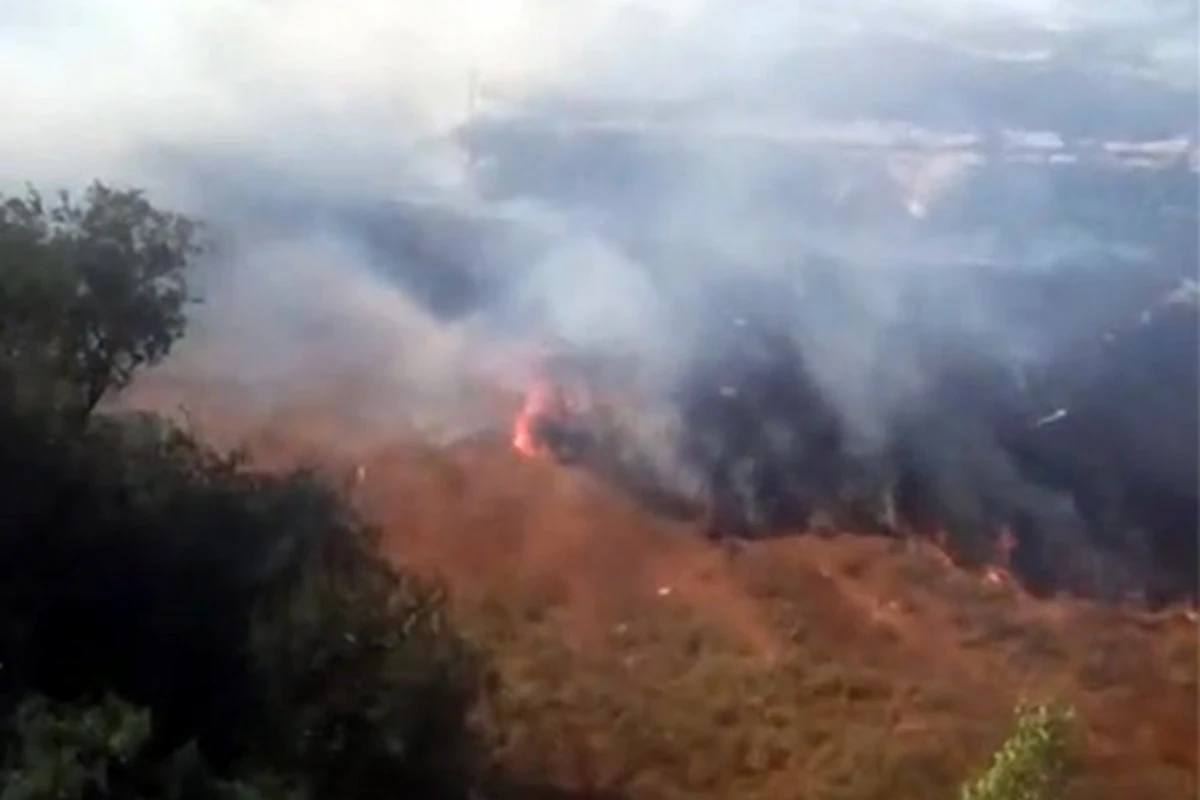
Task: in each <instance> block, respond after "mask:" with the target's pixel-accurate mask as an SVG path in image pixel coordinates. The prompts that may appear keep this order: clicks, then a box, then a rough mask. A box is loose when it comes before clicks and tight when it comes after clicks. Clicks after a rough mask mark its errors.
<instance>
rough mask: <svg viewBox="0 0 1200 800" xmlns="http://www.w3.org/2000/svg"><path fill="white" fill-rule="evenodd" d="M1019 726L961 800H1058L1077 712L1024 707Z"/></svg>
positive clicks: (963, 788) (962, 792)
mask: <svg viewBox="0 0 1200 800" xmlns="http://www.w3.org/2000/svg"><path fill="white" fill-rule="evenodd" d="M1016 718H1017V719H1016V726H1015V729H1014V731H1013V732H1012V734H1011V735H1010V736H1009V737H1008V739H1007V740H1006V741H1005V742H1004V744H1002V745H1001V746H1000V749H999V750H997V751H996V754H995V755H994V756H993V757H992V763H991V765H990V766H989V767H988V769H987V771H985V772H984V773H983V775H981V776H980V777H979V778H977V779H975V780H974V781H972V782H970V783H968V784H966V785H965V786H963V787H962V789H961V791H960V792H959V797H960V798H961V800H1056V798H1057V797H1058V796H1059V793H1060V792H1061V790H1062V784H1063V780H1064V777H1065V773H1066V765H1067V761H1066V759H1067V753H1068V749H1069V745H1070V737H1071V732H1072V729H1073V725H1074V712H1073V711H1072V710H1070V709H1064V708H1060V707H1058V706H1054V705H1046V704H1041V705H1021V706H1019V707H1018V709H1017V714H1016Z"/></svg>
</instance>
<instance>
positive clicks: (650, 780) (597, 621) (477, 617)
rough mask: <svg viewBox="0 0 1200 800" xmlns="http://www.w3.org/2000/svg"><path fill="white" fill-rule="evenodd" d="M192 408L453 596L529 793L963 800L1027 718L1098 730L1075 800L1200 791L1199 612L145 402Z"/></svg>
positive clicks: (529, 468)
mask: <svg viewBox="0 0 1200 800" xmlns="http://www.w3.org/2000/svg"><path fill="white" fill-rule="evenodd" d="M208 394H209V396H210V398H211V396H212V395H213V392H212V390H211V388H210V389H209V390H208ZM184 401H187V402H188V403H189V405H191V406H192V407H193V415H194V416H193V420H194V421H195V424H197V425H198V426H199V427H200V429H201V430H202V431H203V432H205V433H208V434H209V435H211V437H212V438H214V439H216V440H218V441H222V440H224V441H226V442H232V441H235V440H236V441H240V442H244V443H248V444H249V445H250V447H251V449H252V451H253V452H254V453H255V454H256V456H257V457H258V458H259V459H260V460H261V461H262V463H264V464H268V465H286V464H291V463H295V462H296V461H298V460H304V459H308V460H318V461H320V462H321V463H323V464H325V465H327V466H329V467H330V468H331V469H333V470H334V472H335V474H337V475H339V476H342V478H343V479H344V481H345V484H346V486H347V489H348V491H350V492H351V493H352V494H353V496H354V497H355V499H356V502H358V503H360V504H361V506H362V507H363V509H364V510H365V511H366V513H368V514H369V515H370V516H371V517H372V518H373V519H374V520H375V521H377V522H378V524H379V525H380V526H381V528H382V530H383V533H384V541H385V544H386V547H387V548H388V552H389V553H390V554H391V555H392V556H394V558H395V559H396V560H397V561H398V562H399V563H401V564H403V565H406V566H408V567H411V568H414V569H417V570H420V571H423V572H426V573H429V574H436V575H438V576H440V577H441V578H443V579H444V580H445V582H446V585H447V587H448V589H449V591H450V596H451V599H452V602H453V604H454V606H455V609H456V612H457V615H458V618H459V620H460V623H461V624H462V625H463V626H464V627H465V628H466V629H467V630H468V631H469V632H470V633H471V635H472V636H474V637H476V638H477V640H478V641H479V642H480V643H481V644H482V645H483V646H484V647H485V648H486V649H487V650H488V652H490V653H491V655H492V661H493V664H494V671H495V678H496V681H495V683H496V686H497V687H498V689H497V691H496V693H495V697H494V698H493V699H492V700H491V701H490V702H489V703H488V705H487V707H486V708H484V709H482V710H481V717H480V724H481V725H483V726H484V727H485V729H486V730H487V732H488V735H489V736H490V738H491V740H492V744H493V748H494V752H495V754H496V758H497V761H498V763H499V765H500V766H501V767H503V769H504V771H505V773H506V774H508V775H510V776H515V777H516V779H518V782H519V783H520V784H521V788H520V789H519V790H514V793H513V796H514V797H560V798H568V797H576V798H584V797H596V798H600V797H605V798H609V797H611V798H629V799H630V800H638V799H641V798H645V799H646V800H659V799H662V800H668V799H672V798H697V797H711V798H728V799H729V800H752V799H759V798H761V799H762V800H789V799H790V798H828V799H829V800H835V799H836V800H866V799H867V798H874V799H877V800H885V798H886V800H906V799H907V798H912V800H918V798H919V799H920V800H936V799H937V798H950V797H953V796H955V792H956V786H957V785H958V784H959V783H960V782H961V781H962V780H963V779H965V778H967V777H969V776H970V775H972V774H973V773H974V772H975V771H977V770H978V769H979V768H980V767H981V766H982V765H983V764H984V763H985V762H986V759H987V756H988V754H989V753H990V752H991V751H992V750H993V749H994V748H995V746H996V745H997V744H998V743H999V742H1000V741H1002V739H1003V738H1004V736H1005V734H1006V731H1007V728H1008V725H1009V724H1010V722H1011V715H1012V709H1013V706H1014V704H1015V703H1016V702H1017V701H1018V700H1020V699H1021V698H1029V699H1032V700H1043V699H1057V700H1062V701H1066V702H1068V703H1071V704H1072V705H1074V707H1075V708H1076V709H1077V711H1078V713H1079V716H1080V719H1081V725H1080V730H1079V735H1078V742H1077V751H1078V760H1077V763H1076V764H1075V770H1074V771H1075V777H1074V779H1073V780H1072V783H1071V786H1070V791H1069V793H1068V795H1067V797H1068V798H1081V799H1082V798H1088V799H1089V800H1108V799H1109V798H1111V799H1112V800H1118V798H1119V799H1120V800H1130V798H1137V800H1179V799H1180V798H1186V797H1193V796H1196V794H1197V792H1198V790H1200V785H1198V782H1197V749H1198V737H1197V725H1198V719H1197V707H1198V695H1197V683H1196V681H1197V632H1198V628H1197V625H1196V622H1195V620H1194V617H1193V616H1191V615H1189V614H1188V613H1187V612H1185V611H1184V610H1182V609H1175V610H1168V611H1164V612H1160V613H1157V614H1148V613H1145V612H1139V611H1136V610H1131V609H1115V608H1105V607H1100V606H1097V605H1094V604H1089V603H1085V602H1080V601H1075V600H1070V599H1061V598H1060V599H1055V600H1037V599H1034V598H1031V597H1029V596H1027V595H1025V594H1024V593H1022V592H1021V591H1020V590H1019V589H1016V588H1013V587H1011V586H1010V585H1008V584H1007V583H1005V582H1003V581H999V582H989V581H986V580H983V579H982V578H981V577H980V576H976V575H969V574H966V573H963V572H961V571H958V570H956V569H954V568H952V567H950V566H949V565H948V564H947V563H946V561H945V559H944V558H943V557H942V556H941V554H940V553H939V552H938V551H937V550H936V548H934V547H933V546H932V545H929V544H916V543H902V542H898V541H894V540H885V539H880V538H871V537H866V536H858V535H853V534H852V533H843V534H836V535H824V536H816V535H805V536H800V535H797V536H789V537H782V538H779V539H775V540H772V541H765V542H754V543H747V544H743V545H740V546H738V547H724V546H718V545H713V544H711V543H709V542H706V541H704V540H703V539H702V538H701V537H699V536H697V535H695V531H694V530H690V529H689V528H688V527H687V526H685V525H681V524H677V523H668V522H665V521H662V520H658V519H655V518H652V517H651V516H650V515H648V514H647V513H646V512H644V511H643V510H642V509H640V508H638V507H637V506H635V505H634V504H633V503H632V502H631V501H630V500H628V499H627V498H625V497H623V496H621V495H620V494H618V493H617V492H615V491H614V490H613V489H611V488H610V487H607V486H605V485H602V484H600V483H599V482H597V481H596V480H595V479H593V478H592V477H590V476H588V475H586V474H583V473H581V472H577V471H572V470H569V469H566V468H563V467H560V466H557V465H554V464H552V463H549V462H546V461H541V460H536V459H528V458H522V457H521V456H519V455H518V454H517V453H515V452H514V451H513V449H512V448H511V446H510V445H509V443H508V442H507V440H506V438H505V437H504V435H503V434H502V433H501V432H499V431H498V432H496V434H495V435H481V436H479V437H476V438H475V439H473V440H470V441H463V442H460V443H458V444H455V445H453V446H448V447H436V448H435V447H432V446H421V445H416V444H412V443H411V442H405V441H403V440H402V439H400V438H398V435H393V434H391V433H384V432H382V431H381V430H380V429H379V427H378V426H376V425H372V424H367V423H364V422H363V421H362V420H361V419H359V420H358V421H357V422H356V421H354V420H352V419H348V418H347V417H348V416H349V415H346V414H341V413H334V412H332V411H331V410H330V409H332V408H337V407H338V406H337V404H336V403H315V404H310V405H309V406H308V407H306V408H293V409H290V410H288V411H286V412H285V411H282V410H280V409H278V408H275V409H274V410H273V411H271V412H270V413H264V412H262V410H261V409H256V410H255V411H254V412H253V413H249V412H247V411H246V409H247V408H248V406H246V405H245V404H239V403H237V402H229V403H226V404H225V405H219V404H216V403H211V402H210V403H207V405H205V407H206V408H207V409H208V410H207V412H202V411H200V410H199V409H200V407H201V405H204V404H203V403H200V402H198V401H196V398H195V395H194V394H189V393H188V392H187V391H186V390H185V389H182V388H180V387H179V386H175V385H172V386H170V387H164V385H158V386H154V385H149V384H148V385H147V386H144V387H142V389H141V391H140V393H138V392H135V394H134V396H133V400H132V401H131V402H133V403H134V404H135V405H143V406H150V407H160V408H161V407H175V406H177V405H178V404H179V403H180V402H184ZM531 787H537V788H536V791H535V789H534V788H531Z"/></svg>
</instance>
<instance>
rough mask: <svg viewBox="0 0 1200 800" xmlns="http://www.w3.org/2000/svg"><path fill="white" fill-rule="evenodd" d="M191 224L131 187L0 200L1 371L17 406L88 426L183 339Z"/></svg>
mask: <svg viewBox="0 0 1200 800" xmlns="http://www.w3.org/2000/svg"><path fill="white" fill-rule="evenodd" d="M199 234H200V226H199V225H198V224H197V223H196V222H195V221H193V220H191V219H189V218H188V217H186V216H183V215H180V214H176V213H173V212H170V211H164V210H161V209H159V208H157V207H155V206H154V205H153V204H151V203H150V201H149V200H147V199H146V197H145V196H144V194H143V193H142V192H141V191H139V190H136V189H116V188H112V187H109V186H107V185H105V184H103V183H99V182H96V183H93V184H92V185H91V186H90V187H88V189H87V190H86V191H85V192H84V193H83V198H82V200H81V201H76V200H75V199H73V198H72V197H71V195H70V194H69V193H68V192H65V191H64V192H60V193H59V195H58V200H57V203H54V204H49V203H47V202H46V200H45V199H44V198H43V197H42V195H41V194H40V193H39V192H38V191H37V189H35V188H32V187H31V188H30V189H28V191H27V193H26V195H25V196H24V197H4V196H0V367H2V368H3V371H4V377H5V378H6V381H5V384H6V388H8V389H9V391H10V392H13V391H19V396H20V397H21V398H22V399H23V401H24V404H25V405H30V404H33V405H44V404H46V403H50V404H51V405H52V406H53V407H55V408H58V409H64V410H69V411H70V412H72V413H73V414H77V415H78V416H79V417H82V418H85V419H86V418H87V417H88V416H89V415H90V414H91V412H92V411H93V410H94V409H95V407H96V405H97V404H98V403H99V402H100V401H101V399H103V398H104V396H105V395H106V394H108V393H109V392H110V391H114V390H120V389H123V388H125V387H126V386H128V384H129V382H130V381H131V380H132V379H133V376H134V373H135V372H136V371H137V370H138V369H139V368H141V367H144V366H148V365H152V364H155V363H157V362H159V361H160V360H162V359H163V358H164V357H165V356H166V355H167V353H168V352H170V350H171V347H172V345H174V343H175V342H176V341H177V340H178V339H179V338H180V337H181V336H182V335H183V332H184V326H185V313H184V312H185V307H186V305H187V304H188V303H189V302H191V301H192V299H193V298H192V297H191V296H190V295H189V293H188V284H187V274H186V273H187V268H188V266H189V265H190V264H191V263H192V261H193V260H194V259H195V258H196V257H197V256H198V255H199V254H200V253H201V252H202V251H203V248H202V246H201V243H200V239H199Z"/></svg>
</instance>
